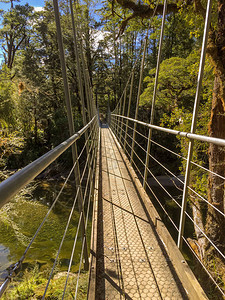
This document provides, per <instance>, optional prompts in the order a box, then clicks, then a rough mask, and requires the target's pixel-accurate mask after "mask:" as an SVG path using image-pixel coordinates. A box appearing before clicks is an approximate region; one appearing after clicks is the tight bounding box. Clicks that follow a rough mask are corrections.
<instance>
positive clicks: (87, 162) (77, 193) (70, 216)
mask: <svg viewBox="0 0 225 300" xmlns="http://www.w3.org/2000/svg"><path fill="white" fill-rule="evenodd" d="M90 134H91V133H90ZM95 134H96V132H95ZM89 137H90V135H89ZM94 138H95V137H94ZM87 142H88V140H86V143H87ZM86 143H85V145H84V147H83V149H85V146H86ZM93 145H94V139H93V140H92V142H91V146H90V149H89V153H88V157H87V159H86V163H85V166H84V169H83V172H82V176H81V178H80V185H79V186H78V188H77V192H76V196H75V199H74V202H73V206H72V208H71V211H70V215H69V218H68V221H67V224H66V228H65V231H64V234H63V237H62V240H61V243H60V246H59V249H58V252H57V255H56V258H55V261H54V264H53V267H52V270H51V273H50V275H49V279H48V282H47V285H46V288H45V292H44V295H43V297H42V299H45V295H46V293H47V290H48V286H49V283H50V280H51V277H52V274H53V271H54V269H55V266H56V263H57V260H58V257H59V254H60V251H61V248H62V245H63V242H64V239H65V237H66V233H67V230H68V228H69V224H70V221H71V218H72V214H73V211H74V209H75V205H76V202H77V199H78V195H79V191H80V189H81V187H82V184H81V183H82V181H83V179H84V175H85V172H86V169H87V166H88V164H89V156H90V153H91V149H92V147H93ZM80 157H81V153H80V155H79V156H78V159H77V161H78V160H79V158H80ZM93 159H94V152H93V153H92V158H91V162H90V163H92V161H93ZM89 172H90V169H89ZM87 187H88V185H86V189H85V191H86V190H87ZM85 196H86V193H85V194H84V199H83V201H84V203H83V206H84V204H85V200H86V197H85ZM82 213H83V212H81V214H80V216H82Z"/></svg>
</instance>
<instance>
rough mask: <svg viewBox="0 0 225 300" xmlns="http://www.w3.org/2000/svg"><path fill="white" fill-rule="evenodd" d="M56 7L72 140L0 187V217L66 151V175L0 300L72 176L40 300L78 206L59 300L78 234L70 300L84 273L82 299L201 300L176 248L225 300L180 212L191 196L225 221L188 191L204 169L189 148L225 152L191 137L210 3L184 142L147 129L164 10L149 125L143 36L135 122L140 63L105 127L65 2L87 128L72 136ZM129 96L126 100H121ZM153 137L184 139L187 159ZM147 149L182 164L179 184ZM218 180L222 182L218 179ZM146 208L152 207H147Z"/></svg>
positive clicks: (155, 128)
mask: <svg viewBox="0 0 225 300" xmlns="http://www.w3.org/2000/svg"><path fill="white" fill-rule="evenodd" d="M53 3H54V12H55V20H56V26H57V36H58V44H59V53H60V60H61V67H62V77H63V83H64V92H65V101H66V107H67V116H68V123H69V131H70V132H69V133H70V137H69V138H68V139H67V140H66V141H64V142H62V143H61V144H60V145H58V146H57V147H56V148H54V149H52V150H51V151H49V152H48V153H46V154H45V155H43V156H42V157H40V158H38V159H37V160H36V161H34V162H32V163H31V164H29V165H28V166H26V167H25V168H24V169H22V170H20V171H18V172H16V173H15V174H14V175H12V176H11V177H9V178H8V179H6V180H5V181H4V182H2V183H1V184H0V207H3V206H4V205H5V204H6V203H7V202H8V201H10V200H11V199H12V198H13V197H14V196H15V195H16V194H17V193H19V192H20V190H21V189H22V188H23V187H24V186H26V185H27V184H28V183H29V182H31V181H32V180H33V179H34V178H35V177H36V176H38V175H39V174H40V173H41V172H42V171H43V170H45V169H46V168H47V167H48V166H49V165H50V164H51V163H52V162H54V161H55V160H56V159H57V158H58V157H59V156H60V155H61V154H62V153H64V152H65V151H66V150H67V149H69V148H70V147H71V149H72V156H73V166H72V168H71V170H70V172H69V174H68V176H67V178H66V180H65V182H64V184H63V186H62V188H61V189H60V191H59V193H58V195H57V197H56V198H55V200H54V202H53V203H52V206H51V207H50V208H49V211H48V212H47V214H46V216H45V217H44V219H43V220H42V221H41V222H40V226H39V227H38V228H37V230H36V233H35V234H34V236H33V238H32V239H31V240H30V242H29V243H28V245H27V247H26V248H25V249H24V254H23V255H22V257H21V259H20V260H19V261H17V262H15V263H14V264H13V265H12V266H11V267H10V269H9V270H8V276H7V277H6V278H5V281H4V282H3V284H2V285H1V287H0V296H2V295H3V294H4V292H5V290H6V289H7V287H8V285H9V284H10V282H11V280H12V279H13V278H14V277H15V276H16V275H17V274H18V272H19V269H20V268H21V266H22V265H23V263H24V262H25V261H26V255H27V253H28V252H29V250H30V248H31V246H32V244H33V242H34V240H35V238H36V237H37V235H38V234H39V232H40V231H41V228H42V226H43V225H44V223H45V221H46V220H47V218H48V216H49V214H50V213H51V211H52V209H53V208H54V206H55V204H56V203H57V201H58V199H59V198H60V195H61V194H62V191H63V189H64V187H65V185H66V183H67V182H68V180H69V178H70V176H71V175H72V174H74V175H75V176H74V177H75V186H76V193H75V196H74V199H73V205H72V209H71V213H70V215H69V217H68V220H67V225H66V227H65V231H64V234H63V236H62V237H60V246H59V248H58V250H57V254H56V257H55V261H54V263H53V266H52V270H51V272H50V275H49V279H48V282H47V285H46V288H45V291H44V293H43V296H42V299H45V297H46V295H47V291H48V287H49V284H50V282H51V279H52V276H53V272H54V269H55V266H56V264H57V261H58V259H59V255H60V251H61V249H62V246H63V243H64V241H65V237H66V234H67V231H68V228H69V224H70V222H71V218H72V215H73V212H74V209H75V206H76V204H78V207H79V220H78V226H77V229H76V234H75V239H74V244H73V248H72V249H70V252H71V256H70V257H69V258H68V259H69V263H68V271H67V276H66V280H65V288H64V292H63V295H62V299H63V298H65V299H66V297H67V296H66V295H67V294H66V288H67V284H68V279H69V277H70V276H71V266H72V263H73V259H74V255H75V253H76V252H75V249H76V244H77V240H78V235H79V233H80V235H81V237H82V238H81V239H82V247H81V252H80V254H79V255H80V256H79V257H80V263H79V270H78V273H77V283H76V286H75V287H74V295H73V298H74V299H76V298H77V295H78V286H79V276H80V273H81V271H82V270H85V271H88V272H89V288H88V295H87V297H88V299H99V300H100V299H207V296H206V294H205V293H204V291H203V289H202V287H201V286H200V284H199V282H198V281H197V279H196V278H195V276H194V274H193V273H192V271H191V269H190V267H189V266H188V264H187V262H186V261H185V259H184V257H183V256H182V253H181V250H182V246H183V243H185V245H186V246H187V247H189V249H190V251H192V253H193V256H194V257H195V258H196V259H197V260H198V262H199V264H200V265H201V266H202V268H203V269H204V272H206V273H207V274H208V276H209V277H210V278H211V279H212V281H213V282H214V284H215V285H216V286H217V288H218V290H219V291H220V292H221V295H224V292H223V290H222V289H221V287H220V285H219V284H218V282H216V280H215V279H214V278H213V276H212V274H211V273H210V271H208V270H207V267H206V266H205V265H204V261H203V260H202V259H201V256H200V255H198V254H196V252H195V251H194V250H193V248H192V247H191V245H190V243H189V241H188V239H187V238H186V237H185V234H184V230H185V225H186V222H185V219H187V218H188V219H189V220H190V221H191V222H192V224H194V225H195V226H198V224H196V222H195V220H194V219H193V217H192V216H191V215H190V214H189V212H188V211H187V209H186V208H187V195H188V192H189V191H191V192H192V193H195V195H196V196H197V197H200V198H201V201H204V202H206V203H207V205H209V206H210V207H211V208H212V209H215V210H216V211H217V213H218V214H220V215H221V216H222V217H224V212H223V211H221V210H219V209H218V208H217V207H216V206H214V205H213V204H212V203H210V202H209V201H208V200H207V199H206V198H207V196H204V197H203V196H202V195H199V194H198V192H197V191H194V190H193V189H192V187H191V186H189V179H190V174H191V166H192V165H193V164H195V166H197V167H199V168H203V167H202V166H201V165H198V164H197V163H195V162H193V161H192V154H193V144H194V141H195V140H197V141H200V142H202V143H213V144H216V145H219V146H221V147H224V146H225V140H223V139H219V138H212V137H208V136H202V135H197V134H195V129H196V116H197V111H198V106H199V99H200V90H201V84H202V76H203V72H204V61H205V53H206V45H207V37H208V29H209V20H210V13H211V6H212V1H210V0H209V1H208V6H207V13H206V18H205V30H204V38H203V44H202V54H201V61H200V66H199V77H198V83H197V89H196V97H195V104H194V110H193V119H192V127H191V131H190V132H180V131H176V130H173V129H170V128H164V127H160V126H155V125H154V105H155V100H156V93H157V84H158V75H159V68H160V59H161V51H162V41H163V32H164V25H165V15H166V6H167V1H166V0H165V2H164V12H163V17H162V29H161V37H160V42H159V52H158V60H157V67H156V74H155V88H154V94H153V99H152V110H151V119H150V121H149V123H145V122H142V121H141V120H138V108H139V100H140V94H141V82H142V77H143V69H144V64H145V52H146V45H147V40H148V34H147V35H146V39H145V43H144V44H143V49H142V50H143V55H142V62H141V68H140V80H139V89H138V93H137V97H136V111H135V117H134V118H131V117H130V109H131V102H132V98H133V81H134V71H135V68H136V62H137V60H136V62H135V64H134V67H133V69H132V72H131V74H130V76H129V78H128V82H127V85H126V87H125V90H124V92H123V94H122V96H121V98H120V100H119V101H118V103H117V105H116V107H115V109H114V111H113V112H110V109H109V107H108V114H107V118H108V120H107V122H105V123H104V122H103V123H102V122H101V121H100V119H99V110H98V104H97V103H95V101H94V95H93V90H92V85H91V80H90V77H89V73H88V68H87V63H86V61H85V56H84V49H83V44H82V37H81V36H79V32H78V30H77V27H76V22H75V19H76V16H75V18H74V10H73V6H72V1H70V9H71V19H72V24H73V34H74V50H75V54H76V66H77V77H78V81H79V87H80V100H81V105H82V117H83V124H84V127H83V128H81V129H80V130H79V131H78V132H75V130H74V120H73V114H72V109H71V99H70V91H69V85H68V79H67V69H66V62H65V53H64V48H63V41H62V33H61V25H60V16H59V9H58V2H57V0H54V1H53ZM127 95H128V96H129V97H127ZM140 128H145V130H146V131H147V133H148V134H147V135H146V134H143V131H141V130H140ZM153 131H155V132H164V133H165V134H168V135H173V136H174V135H175V136H179V137H181V138H185V139H188V141H189V145H188V157H187V158H184V157H181V155H180V154H178V153H175V152H173V151H172V150H170V149H168V148H165V147H164V146H163V145H162V144H159V143H156V142H155V141H154V140H153V139H152V132H153ZM81 137H82V138H83V137H84V144H83V148H82V149H81V150H80V151H78V149H77V144H76V143H77V141H78V140H80V139H81ZM140 138H141V139H143V140H145V144H144V145H145V146H146V147H143V143H142V144H141V143H139V141H140ZM153 144H154V145H156V146H157V147H160V148H161V149H163V150H164V151H165V152H166V153H167V152H169V153H170V154H171V155H175V156H178V157H179V158H182V159H185V160H186V174H185V180H184V181H183V180H182V179H180V178H178V177H177V176H176V174H174V173H173V172H172V171H170V170H169V169H168V168H167V167H166V166H164V165H163V164H162V162H160V160H158V158H155V157H154V156H153V155H152V153H151V148H152V145H153ZM140 151H142V153H144V155H142V156H140V155H139V153H140ZM84 157H85V166H82V168H81V165H80V161H81V158H84ZM143 157H144V158H143ZM151 160H154V162H155V163H157V164H158V165H160V167H162V168H164V169H165V172H166V173H167V174H170V175H171V176H173V177H177V180H179V181H180V184H181V186H182V191H183V195H182V201H180V202H179V201H177V199H175V198H174V197H173V196H172V195H170V193H169V192H168V191H167V190H166V187H165V186H163V185H162V183H160V182H159V181H158V179H157V178H156V177H155V176H154V174H153V173H152V171H151V168H150V161H151ZM140 165H141V166H142V167H141V168H140V167H139V166H140ZM204 171H206V172H209V173H210V172H211V171H210V170H209V169H207V168H204ZM150 175H151V177H153V178H155V180H156V182H157V183H158V184H159V186H160V188H162V190H164V191H165V192H166V193H167V195H168V196H169V197H170V198H171V200H172V201H173V202H174V203H175V205H176V206H177V208H179V210H180V212H179V222H178V223H179V224H177V223H176V222H175V221H174V220H173V219H172V218H171V217H170V215H169V213H168V212H167V210H166V209H165V206H164V205H163V204H162V199H159V198H158V196H157V195H156V194H155V193H154V190H153V189H152V187H151V185H150V184H149V181H148V178H149V177H150ZM213 176H218V177H220V178H221V177H222V176H221V175H219V174H215V173H213ZM221 179H222V180H224V179H225V178H221ZM149 195H150V197H149ZM153 198H154V201H152V199H153ZM155 201H157V202H158V204H157V207H160V208H161V210H162V213H163V214H165V215H166V216H167V218H168V220H169V222H171V226H173V227H174V230H175V232H176V233H177V240H176V241H174V240H173V238H172V237H171V235H170V233H169V231H168V230H167V228H166V226H165V224H164V223H163V220H162V214H160V215H159V214H158V212H157V210H156V208H155V207H154V206H155V204H153V202H154V203H155ZM92 204H93V212H92V236H91V245H90V249H89V247H88V241H87V234H86V232H87V222H88V220H89V219H90V215H91V207H92ZM198 229H199V231H201V234H202V236H204V237H205V239H206V240H207V241H208V243H209V244H210V246H211V247H213V248H214V251H216V252H217V254H218V255H220V257H221V258H222V259H224V258H225V256H224V253H222V251H221V250H220V249H219V247H218V246H217V245H216V244H215V243H214V241H212V240H211V239H210V238H209V237H208V236H207V234H206V232H204V230H203V229H202V228H198Z"/></svg>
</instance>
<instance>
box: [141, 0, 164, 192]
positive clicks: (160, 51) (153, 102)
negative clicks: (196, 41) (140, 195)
mask: <svg viewBox="0 0 225 300" xmlns="http://www.w3.org/2000/svg"><path fill="white" fill-rule="evenodd" d="M166 9H167V0H165V1H164V7H163V17H162V25H161V34H160V40H159V52H158V58H157V65H156V73H155V85H154V91H153V97H152V109H151V116H150V124H151V125H152V124H153V122H154V114H155V101H156V94H157V87H158V78H159V68H160V61H161V54H162V41H163V34H164V28H165V20H166ZM151 138H152V129H151V128H150V129H149V133H148V145H147V153H146V159H145V172H144V181H143V187H144V189H145V188H146V180H147V177H148V165H149V154H150V149H151Z"/></svg>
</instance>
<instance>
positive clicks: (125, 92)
mask: <svg viewBox="0 0 225 300" xmlns="http://www.w3.org/2000/svg"><path fill="white" fill-rule="evenodd" d="M126 100H127V86H126V87H125V90H124V99H123V111H122V116H124V113H125V106H126ZM122 131H123V119H122V118H121V128H120V144H121V138H122Z"/></svg>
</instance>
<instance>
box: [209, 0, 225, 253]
mask: <svg viewBox="0 0 225 300" xmlns="http://www.w3.org/2000/svg"><path fill="white" fill-rule="evenodd" d="M208 53H209V55H210V57H211V58H212V62H213V65H214V74H215V80H214V89H213V99H212V110H211V120H210V124H209V134H210V136H212V137H217V138H223V139H225V85H224V82H225V1H224V0H220V1H218V25H217V29H216V31H215V30H214V31H211V32H210V36H209V46H208ZM209 168H210V170H211V171H213V172H215V173H217V174H220V175H222V176H225V149H224V148H222V147H219V146H217V145H213V144H210V146H209ZM224 197H225V193H224V180H223V179H221V178H219V177H218V176H215V175H213V174H210V176H209V201H210V203H212V204H213V205H214V206H215V207H217V208H218V209H219V210H220V211H222V212H224V203H225V201H224ZM224 226H225V220H224V217H223V216H222V215H221V214H220V213H219V212H217V211H216V210H215V209H213V208H212V207H211V206H209V208H208V216H207V224H206V228H207V233H208V235H209V237H210V238H211V239H212V240H213V242H214V243H215V244H216V245H217V246H218V247H219V248H221V250H224V249H225V235H224Z"/></svg>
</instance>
